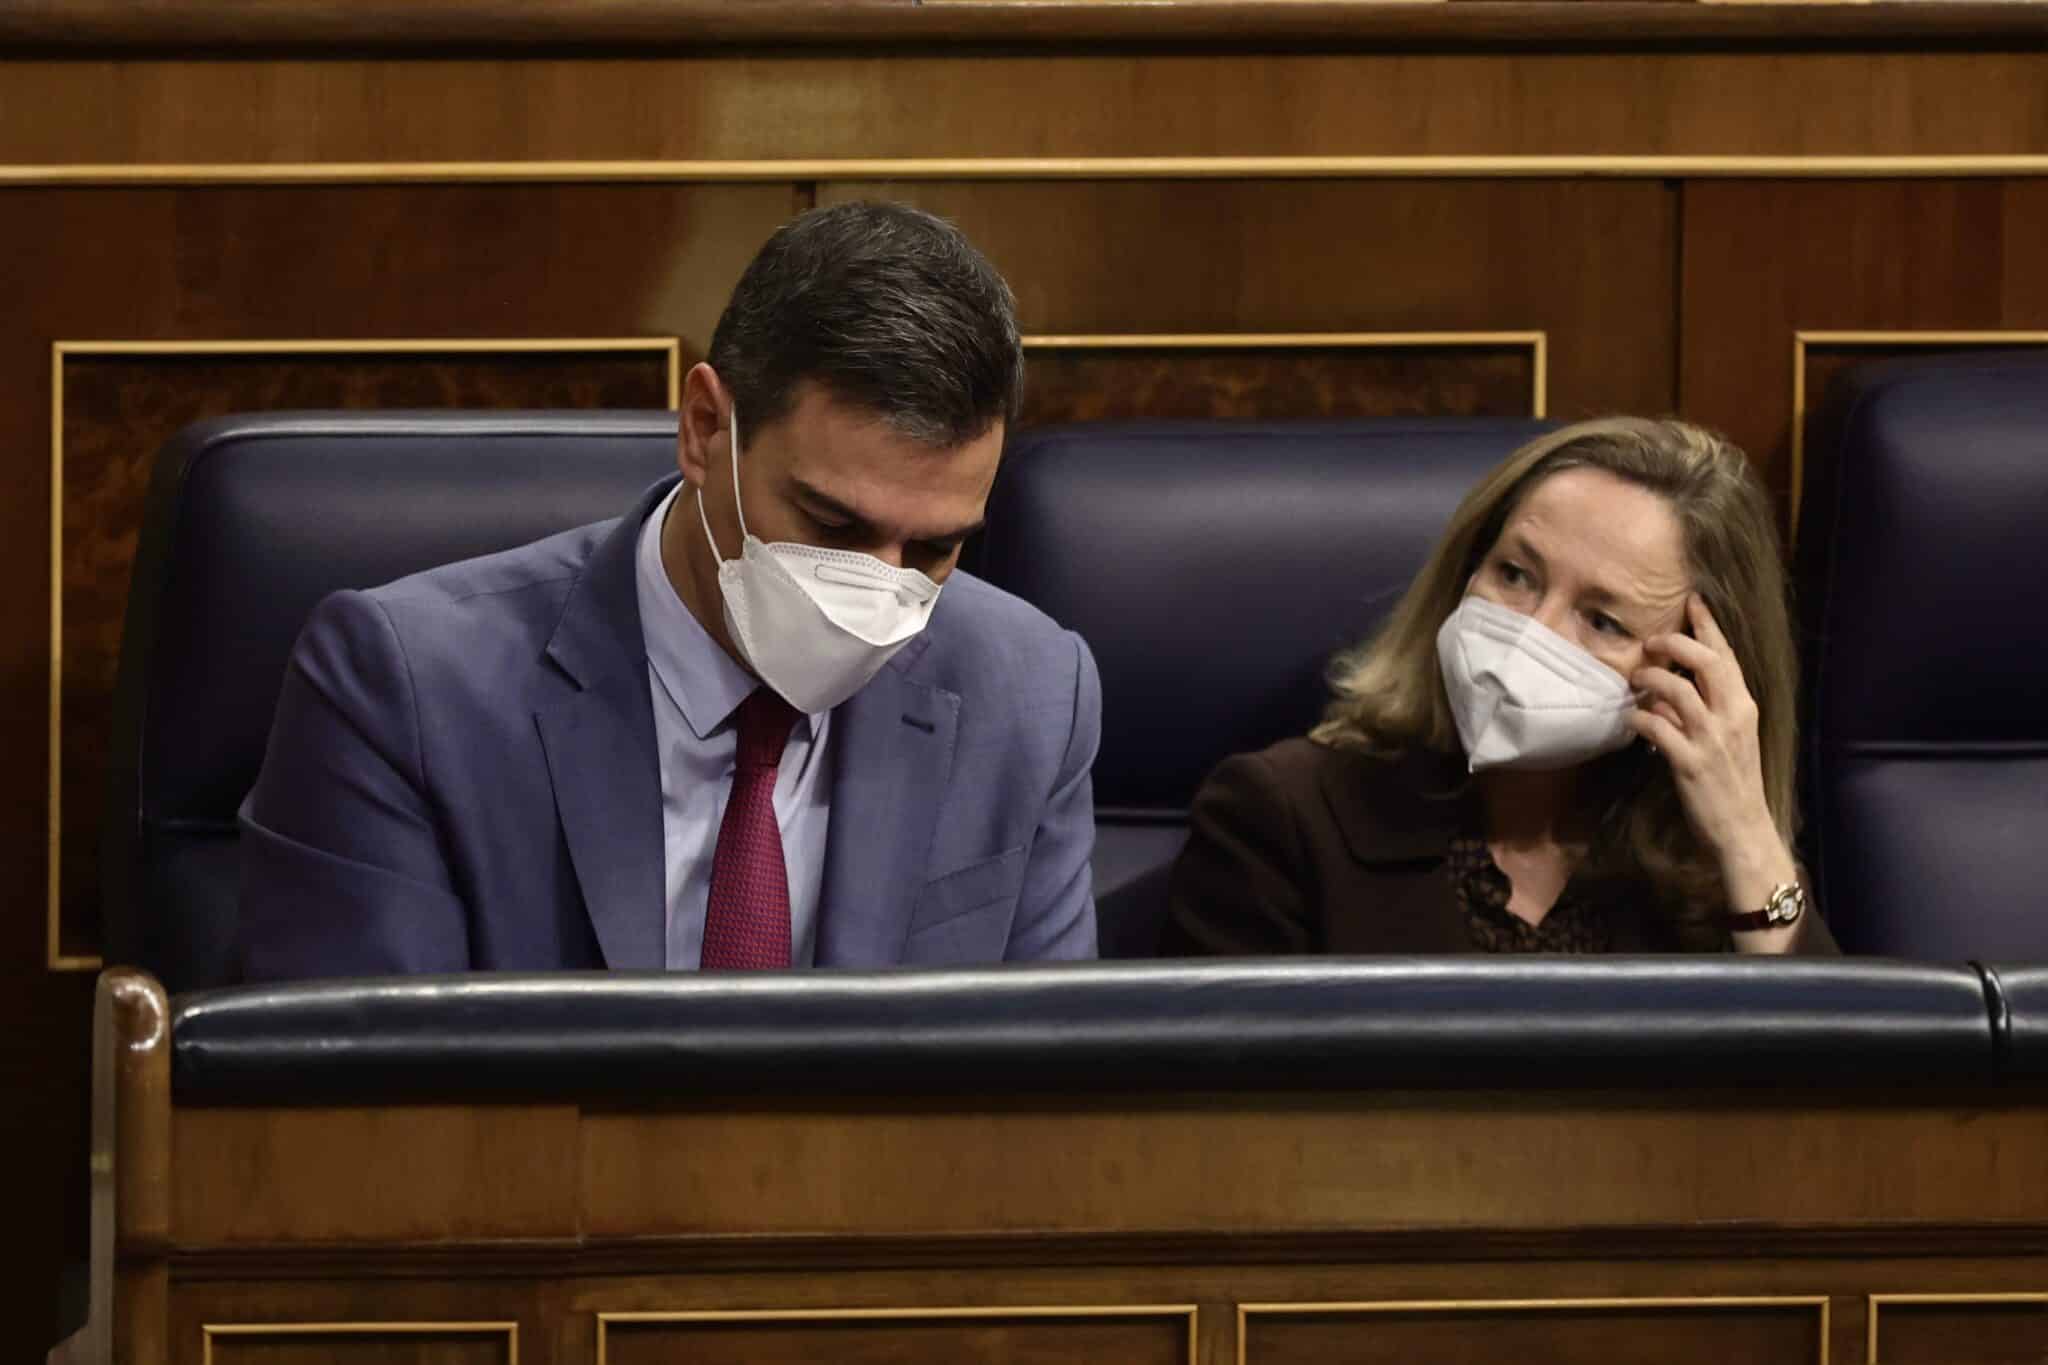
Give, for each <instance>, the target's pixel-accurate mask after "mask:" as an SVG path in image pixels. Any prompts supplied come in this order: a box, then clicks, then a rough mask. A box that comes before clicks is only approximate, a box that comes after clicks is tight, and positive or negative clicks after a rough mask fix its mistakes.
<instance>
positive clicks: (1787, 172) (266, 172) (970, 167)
mask: <svg viewBox="0 0 2048 1365" xmlns="http://www.w3.org/2000/svg"><path fill="white" fill-rule="evenodd" d="M1986 176H1990V177H1998V176H2048V155H2042V154H2038V153H2007V154H1995V155H1985V156H1960V155H1959V156H1599V155H1560V156H1069V157H1058V156H1050V157H1031V156H1019V157H816V158H789V159H775V158H766V159H753V160H694V161H659V160H655V161H330V162H297V161H289V162H287V161H280V162H166V163H162V164H158V165H137V164H132V163H119V162H107V163H77V164H64V163H50V164H46V165H35V164H21V163H16V164H11V165H4V166H0V188H5V187H7V186H26V185H166V186H178V185H308V184H309V185H372V184H375V185H402V184H423V183H445V182H476V183H489V184H536V183H548V184H565V183H578V182H614V183H635V184H648V183H731V182H750V181H782V180H807V181H828V182H830V181H847V180H1219V179H1221V180H1231V179H1238V180H1358V179H1373V180H1378V179H1438V178H1446V177H1485V178H1489V179H1551V178H1555V179H1621V180H1644V179H1651V180H1668V179H1700V180H1711V179H1749V178H1765V179H1796V180H1827V179H1872V178H1877V179H1921V178H1927V177H1986Z"/></svg>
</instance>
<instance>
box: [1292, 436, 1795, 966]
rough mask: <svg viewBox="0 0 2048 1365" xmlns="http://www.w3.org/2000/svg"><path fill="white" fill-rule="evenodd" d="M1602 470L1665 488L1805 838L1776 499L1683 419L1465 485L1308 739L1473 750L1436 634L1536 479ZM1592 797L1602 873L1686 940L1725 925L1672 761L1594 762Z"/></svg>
mask: <svg viewBox="0 0 2048 1365" xmlns="http://www.w3.org/2000/svg"><path fill="white" fill-rule="evenodd" d="M1567 469H1600V470H1605V471H1606V472H1607V473H1609V474H1612V475H1614V476H1615V477H1617V478H1620V479H1623V480H1626V481H1627V482H1629V483H1632V484H1635V485H1636V486H1638V487H1640V488H1645V489H1648V490H1649V491H1650V492H1653V493H1655V494H1657V495H1658V496H1660V497H1662V498H1663V499H1664V501H1665V502H1666V503H1667V504H1669V505H1670V507H1671V510H1672V512H1673V514H1674V515H1675V516H1676V517H1677V519H1678V524H1679V527H1680V530H1681V533H1682V536H1683V540H1684V547H1685V557H1686V563H1687V567H1688V569H1689V571H1690V574H1691V578H1692V588H1693V590H1694V591H1696V592H1698V593H1699V594H1700V596H1701V597H1703V598H1704V599H1705V600H1706V604H1707V607H1708V609H1709V610H1711V611H1712V612H1713V614H1714V619H1715V620H1716V621H1717V622H1719V623H1720V626H1721V630H1722V632H1723V633H1724V634H1725V635H1726V636H1727V637H1728V643H1729V645H1730V647H1731V648H1733V650H1734V651H1735V657H1736V660H1737V661H1738V662H1739V663H1740V664H1741V666H1742V676H1743V679H1744V680H1745V681H1746V682H1747V683H1748V685H1749V691H1750V695H1751V696H1752V697H1754V698H1755V700H1756V704H1757V711H1758V719H1757V729H1758V736H1757V738H1758V743H1759V745H1760V747H1761V749H1762V757H1763V778H1764V794H1765V798H1766V800H1767V801H1768V802H1769V803H1770V809H1771V817H1772V819H1773V820H1774V822H1775V823H1776V824H1777V826H1778V832H1779V834H1780V835H1782V836H1783V837H1784V839H1785V841H1786V845H1787V846H1788V847H1790V846H1791V842H1792V837H1793V835H1794V834H1795V833H1796V824H1797V818H1798V816H1797V802H1796V799H1795V795H1794V768H1795V764H1796V755H1797V746H1798V736H1797V728H1798V720H1797V687H1798V672H1799V663H1798V652H1797V649H1796V647H1795V646H1794V644H1793V640H1792V624H1791V609H1790V602H1789V594H1788V590H1787V586H1786V581H1785V571H1784V564H1783V560H1782V558H1781V552H1780V550H1779V545H1778V537H1777V530H1776V521H1775V518H1774V517H1773V515H1772V509H1771V502H1770V497H1769V495H1768V494H1767V493H1765V491H1764V488H1763V485H1762V484H1761V483H1760V482H1758V480H1757V477H1756V474H1755V472H1754V471H1753V470H1752V469H1751V468H1750V465H1749V461H1748V459H1747V457H1745V456H1744V455H1743V453H1742V451H1741V450H1740V449H1738V448H1737V447H1736V446H1735V445H1734V444H1733V443H1731V442H1729V441H1728V440H1726V439H1724V438H1723V437H1720V436H1718V435H1715V434H1714V433H1712V432H1709V431H1704V430H1702V429H1701V428H1699V427H1696V426H1692V425H1690V424H1688V423H1685V422H1678V421H1669V420H1653V419H1649V418H1639V417H1609V418H1603V419H1600V420H1598V421H1592V422H1581V423H1578V424H1577V425H1575V426H1568V427H1564V428H1562V429H1561V430H1558V431H1554V432H1551V433H1549V434H1547V435H1545V436H1541V437H1538V438H1537V439H1536V440H1534V441H1531V442H1529V443H1528V444H1527V445H1525V446H1523V447H1522V448H1521V449H1520V450H1517V451H1516V452H1515V453H1514V454H1512V455H1510V456H1508V458H1507V459H1506V460H1505V461H1503V462H1502V463H1501V464H1500V465H1499V466H1498V467H1497V468H1496V469H1494V470H1493V472H1492V473H1490V474H1488V475H1487V476H1486V477H1485V478H1484V479H1482V480H1480V482H1479V485H1478V486H1477V487H1475V488H1474V489H1473V490H1472V491H1471V492H1470V493H1467V494H1466V495H1465V498H1464V501H1462V502H1460V503H1459V504H1458V510H1457V511H1456V512H1455V513H1453V514H1452V516H1451V521H1450V525H1448V526H1447V527H1445V529H1444V533H1443V537H1442V539H1440V540H1439V541H1438V542H1437V544H1436V548H1435V550H1434V551H1432V552H1431V554H1430V557H1429V561H1428V563H1426V564H1425V565H1424V566H1423V568H1422V571H1421V573H1419V574H1418V575H1417V576H1416V578H1415V581H1414V582H1413V583H1412V584H1410V585H1409V588H1408V591H1407V592H1406V593H1405V594H1404V595H1403V596H1402V598H1401V600H1400V602H1399V603H1398V604H1397V605H1396V606H1395V608H1394V611H1393V614H1392V615H1391V616H1390V617H1389V618H1388V619H1387V622H1386V624H1385V625H1384V626H1383V627H1381V629H1380V630H1379V632H1378V633H1377V634H1375V635H1374V636H1373V637H1372V638H1371V639H1369V640H1367V641H1366V642H1365V643H1364V644H1362V645H1360V646H1359V647H1357V648H1356V649H1353V650H1351V651H1349V652H1347V653H1345V654H1343V655H1340V656H1339V657H1338V658H1337V660H1336V661H1335V663H1334V664H1333V665H1332V668H1331V674H1330V683H1331V688H1332V690H1333V692H1334V693H1335V697H1334V699H1333V700H1332V701H1331V703H1330V705H1329V707H1328V709H1327V710H1326V711H1325V712H1324V715H1323V719H1322V722H1321V723H1320V724H1318V725H1317V726H1316V727H1315V729H1314V730H1312V731H1310V734H1309V737H1310V738H1311V739H1313V740H1315V741H1317V742H1318V743H1321V744H1325V745H1329V746H1331V747H1333V748H1340V749H1353V750H1359V751H1363V752H1366V753H1371V754H1377V755H1381V756H1385V757H1392V756H1395V755H1398V754H1401V753H1405V752H1409V751H1411V750H1414V749H1417V748H1422V749H1430V750H1435V751H1437V752H1441V753H1446V754H1453V755H1460V754H1462V753H1463V749H1462V748H1461V746H1460V744H1459V741H1458V732H1457V726H1456V724H1455V722H1454V721H1453V720H1452V717H1451V709H1450V700H1449V698H1448V697H1447V695H1446V694H1445V691H1444V683H1443V675H1442V672H1441V670H1440V669H1439V667H1438V664H1437V653H1436V637H1437V631H1438V630H1439V629H1440V628H1441V627H1442V625H1443V623H1444V620H1445V619H1446V618H1447V617H1448V616H1450V614H1451V613H1452V612H1453V611H1454V610H1456V609H1457V606H1458V603H1459V601H1460V600H1461V599H1462V598H1463V597H1464V595H1465V586H1466V584H1467V582H1468V581H1469V580H1470V579H1471V577H1472V575H1473V574H1474V573H1475V572H1476V571H1477V570H1478V568H1479V566H1480V564H1481V562H1482V561H1484V559H1485V558H1486V555H1487V553H1488V552H1489V551H1490V550H1492V548H1493V544H1494V541H1496V540H1497V539H1498V538H1499V537H1500V533H1501V530H1502V528H1503V527H1505V526H1506V525H1507V522H1508V519H1509V518H1510V517H1512V516H1513V515H1514V512H1515V509H1516V508H1517V507H1519V506H1520V505H1521V502H1522V499H1524V498H1525V497H1527V496H1528V495H1529V492H1530V490H1532V489H1533V488H1535V487H1536V485H1537V484H1539V483H1541V482H1542V481H1543V480H1545V479H1547V478H1549V477H1550V476H1551V475H1553V474H1558V473H1561V472H1563V471H1564V470H1567ZM1592 767H1593V769H1594V772H1593V773H1591V774H1590V776H1591V777H1592V781H1590V782H1589V784H1588V792H1587V799H1588V800H1590V801H1592V802H1593V803H1595V812H1594V813H1595V815H1596V816H1597V819H1598V825H1597V831H1598V832H1597V834H1596V836H1595V840H1594V844H1593V847H1592V850H1591V852H1590V853H1589V867H1590V870H1592V871H1594V872H1595V873H1596V874H1599V875H1605V876H1614V877H1622V878H1628V879H1631V880H1638V881H1647V882H1648V883H1649V884H1650V885H1651V886H1652V887H1653V888H1655V890H1656V892H1657V893H1658V898H1659V900H1660V901H1662V902H1663V903H1665V905H1666V906H1667V908H1668V909H1669V911H1670V913H1671V914H1672V915H1673V916H1674V917H1675V919H1676V920H1677V922H1678V927H1679V929H1680V931H1681V938H1682V939H1683V940H1685V941H1686V942H1687V944H1688V946H1694V945H1698V946H1706V945H1707V944H1708V943H1709V942H1711V941H1712V939H1713V938H1714V937H1715V936H1716V935H1718V933H1719V931H1718V930H1717V929H1716V928H1715V927H1714V923H1713V921H1714V917H1715V916H1716V915H1718V914H1719V913H1721V912H1722V911H1724V910H1725V908H1726V905H1725V898H1724V895H1723V892H1722V888H1721V879H1720V873H1719V869H1718V867H1717V866H1716V864H1715V862H1714V861H1713V859H1712V857H1711V856H1710V854H1709V853H1708V851H1707V850H1706V849H1705V848H1704V847H1702V846H1701V844H1700V843H1699V840H1698V839H1697V837H1696V836H1695V835H1694V833H1693V831H1692V827H1691V825H1690V824H1689V823H1688V822H1687V820H1686V818H1685V812H1684V809H1683V807H1682V806H1681V804H1680V802H1679V798H1678V791H1677V788H1676V786H1675V785H1674V784H1673V782H1672V779H1671V772H1670V769H1669V767H1668V766H1666V764H1665V763H1664V762H1663V760H1661V759H1659V758H1658V757H1656V756H1655V755H1654V754H1652V753H1650V752H1649V751H1648V749H1647V747H1646V746H1644V745H1641V744H1635V745H1630V746H1629V747H1628V748H1626V749H1623V750H1621V751H1620V752H1619V753H1616V754H1612V755H1609V756H1608V757H1606V758H1603V759H1598V760H1595V762H1594V764H1593V765H1592Z"/></svg>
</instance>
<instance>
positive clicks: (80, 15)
mask: <svg viewBox="0 0 2048 1365" xmlns="http://www.w3.org/2000/svg"><path fill="white" fill-rule="evenodd" d="M1845 8H1847V7H1844V6H1835V5H1813V4H1788V3H1771V4H1751V5H1740V6H1737V5H1716V4H1671V3H1651V2H1650V0H1605V3H1598V4H1588V3H1569V2H1568V0H1521V3H1516V4H1487V5H1463V4H1438V5H1415V4H1399V3H1384V2H1383V0H1298V2H1297V3H1294V4H1288V5H1273V4H1271V3H1262V2H1261V0H1221V2H1220V3H1206V4H1177V5H1175V4H1169V5H1160V4H1156V3H1142V0H925V3H922V4H919V3H914V0H756V3H752V4H747V5H733V4H730V3H725V2H724V0H612V3H609V4H604V5H592V4H560V5H553V6H534V5H527V4H520V3H517V2H516V0H486V2H485V3H477V4H465V5H446V6H435V7H422V6H418V5H409V4H406V3H404V0H381V2H377V0H372V2H370V3H356V4H332V3H329V4H298V5H275V4H261V3H246V2H245V3H221V0H158V3H155V4H152V5H149V6H147V7H138V6H133V5H127V4H122V3H119V2H118V0H16V3H14V4H12V5H11V6H9V7H8V9H7V10H6V12H5V14H4V17H0V41H5V42H7V43H8V44H9V45H11V46H13V47H16V48H18V49H22V50H29V51H51V52H57V53H72V52H78V51H90V50H94V49H107V48H111V49H117V50H118V49H146V50H166V49H169V50H178V49H196V50H202V51H206V52H209V53H217V52H221V51H226V52H237V51H248V50H251V49H256V50H261V49H265V48H279V47H282V48H309V47H310V48H333V47H338V46H345V47H348V48H352V49H359V50H360V49H367V50H387V51H388V50H399V51H418V50H431V49H437V48H449V47H476V46H479V45H481V46H485V47H488V48H529V47H544V48H546V49H549V50H564V49H574V48H578V47H585V48H590V47H616V46H621V45H627V46H640V45H643V44H653V45H657V46H658V47H660V48H662V49H664V50H676V49H699V48H717V47H725V46H732V45H739V44H753V43H773V44H777V45H802V46H806V47H814V48H815V47H847V48H855V47H860V46H868V45H874V44H888V45H892V46H901V45H904V44H917V43H938V42H944V43H961V42H969V43H972V42H990V43H1002V44H1005V45H1058V44H1063V43H1073V44H1078V43H1088V42H1118V41H1121V42H1140V41H1142V42H1146V43H1157V44H1176V45H1179V44H1187V45H1213V44H1227V45H1230V46H1242V45H1247V44H1251V43H1261V42H1262V43H1270V44H1288V43H1306V42H1314V43H1318V44H1325V45H1327V44H1337V45H1340V46H1351V47H1386V48H1396V49H1398V48H1403V47H1413V46H1428V47H1449V48H1452V49H1455V48H1459V47H1506V48H1510V49H1513V48H1518V47H1540V46H1542V45H1544V44H1556V43H1573V44H1584V45H1596V46H1605V47H1618V48H1625V49H1644V48H1656V47H1662V46H1670V45H1674V44H1682V43H1698V42H1705V41H1713V42H1719V43H1727V44H1742V45H1755V46H1768V47H1773V48H1782V47H1786V46H1793V45H1800V44H1804V45H1846V44H1850V43H1857V44H1866V45H1867V44H1885V45H1901V44H1907V43H1915V42H1929V41H1940V42H1947V43H1969V44H1978V45H1986V44H1992V43H2005V44H2014V43H2026V42H2029V41H2040V40H2042V39H2044V38H2048V14H2043V13H2040V12H2038V11H2037V7H2035V6H2031V5H2014V4H2010V3H2006V4H1996V3H1985V0H1974V2H1966V3H1952V4H1942V5H1925V4H1911V3H1900V2H1899V0H1877V3H1869V4H1862V5H1858V6H1855V7H1854V12H1849V13H1844V12H1843V10H1844V9H1845Z"/></svg>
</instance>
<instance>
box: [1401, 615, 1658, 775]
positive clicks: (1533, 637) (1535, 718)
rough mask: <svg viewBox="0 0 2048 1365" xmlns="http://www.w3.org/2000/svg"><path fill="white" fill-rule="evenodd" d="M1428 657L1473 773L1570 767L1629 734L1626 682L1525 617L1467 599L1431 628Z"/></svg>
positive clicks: (1630, 697)
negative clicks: (1439, 675)
mask: <svg viewBox="0 0 2048 1365" xmlns="http://www.w3.org/2000/svg"><path fill="white" fill-rule="evenodd" d="M1436 657H1437V662H1438V663H1439V664H1440V665H1441V666H1442V668H1443V675H1444V690H1445V692H1446V693H1447V694H1448V695H1449V697H1450V702H1451V715H1452V717H1453V718H1454V719H1455V720H1456V721H1457V723H1458V738H1459V739H1461V740H1463V741H1464V743H1465V757H1466V759H1467V761H1468V763H1469V764H1470V767H1471V770H1472V771H1473V772H1475V773H1476V772H1479V771H1481V770H1483V769H1486V768H1525V769H1554V768H1569V767H1571V766H1573V765H1574V764H1578V763H1583V762H1585V761H1586V760H1587V759H1591V758H1598V757H1599V756H1600V755H1602V754H1608V753H1613V752H1614V751H1615V750H1616V749H1620V748H1624V747H1625V746H1627V744H1628V743H1629V741H1630V740H1632V739H1634V738H1635V737H1636V736H1635V731H1633V730H1631V729H1630V728H1629V725H1628V714H1629V712H1630V711H1631V710H1633V709H1634V708H1635V704H1636V698H1635V694H1634V693H1633V692H1631V691H1630V690H1629V686H1628V683H1627V681H1626V680H1624V679H1623V678H1622V676H1621V675H1620V674H1619V673H1617V672H1615V671H1614V670H1613V669H1611V668H1609V667H1608V666H1607V665H1606V664H1603V663H1601V662H1600V661H1599V660H1598V659H1596V658H1594V657H1593V656H1592V655H1591V654H1588V653H1587V652H1586V651H1585V650H1583V649H1580V648H1579V647H1578V646H1577V645H1575V644H1573V643H1572V642H1571V641H1569V640H1567V639H1565V638H1564V637H1563V636H1561V635H1559V634H1558V633H1557V632H1555V631H1553V630H1551V629H1550V628H1549V627H1548V626H1545V625H1544V624H1542V623H1541V622H1540V621H1538V620H1536V619H1535V618H1534V617H1532V616H1524V615H1522V613H1520V612H1518V611H1513V610H1510V609H1509V608H1507V607H1503V606H1501V605H1500V604H1498V603H1496V602H1489V601H1487V600H1486V599H1485V598H1483V597H1467V598H1466V599H1465V600H1464V601H1463V602H1460V603H1459V604H1458V609H1457V610H1456V611H1454V612H1452V613H1451V614H1450V616H1449V617H1448V618H1447V619H1446V620H1445V621H1444V623H1443V626H1442V628H1441V629H1439V630H1438V631H1437V633H1436Z"/></svg>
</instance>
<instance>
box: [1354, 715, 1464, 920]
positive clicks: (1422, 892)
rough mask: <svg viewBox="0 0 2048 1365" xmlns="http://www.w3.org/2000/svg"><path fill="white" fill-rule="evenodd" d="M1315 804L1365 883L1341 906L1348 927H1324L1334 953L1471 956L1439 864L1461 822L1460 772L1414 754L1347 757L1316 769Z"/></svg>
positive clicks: (1449, 763) (1446, 763)
mask: <svg viewBox="0 0 2048 1365" xmlns="http://www.w3.org/2000/svg"><path fill="white" fill-rule="evenodd" d="M1322 786H1323V797H1324V800H1325V801H1326V802H1327V803H1328V805H1329V810H1330V814H1331V817H1332V818H1333V819H1334V821H1335V822H1336V825H1337V828H1338V830H1339V831H1340V832H1341V833H1342V835H1343V839H1344V844H1345V847H1346V848H1347V849H1348V850H1349V851H1350V853H1351V856H1352V858H1353V859H1354V860H1356V862H1357V863H1358V865H1359V869H1360V872H1361V873H1362V874H1363V875H1364V876H1365V877H1366V878H1368V879H1369V881H1370V887H1371V889H1370V892H1369V893H1368V894H1362V895H1356V896H1352V897H1350V898H1349V900H1348V902H1347V904H1346V905H1345V906H1344V907H1343V909H1342V910H1341V911H1337V912H1334V913H1339V914H1343V915H1345V916H1346V917H1348V918H1350V919H1352V921H1353V922H1351V923H1350V924H1348V925H1344V926H1340V925H1338V924H1336V923H1334V922H1333V923H1332V924H1331V925H1330V926H1329V932H1330V937H1331V939H1332V948H1333V949H1334V950H1335V951H1338V952H1343V951H1346V950H1347V948H1348V949H1349V950H1351V951H1359V950H1360V948H1361V946H1369V948H1370V950H1371V951H1374V952H1395V953H1455V952H1464V951H1467V950H1469V948H1470V946H1471V942H1470V937H1469V935H1468V934H1467V932H1466V929H1465V924H1464V919H1463V915H1462V912H1461V911H1460V910H1459V908H1458V902H1457V897H1456V894H1455V893H1454V892H1453V891H1452V889H1451V884H1450V879H1449V878H1448V877H1446V876H1445V875H1444V872H1443V865H1444V859H1445V858H1446V857H1447V856H1448V855H1449V853H1450V848H1451V840H1452V839H1453V838H1455V837H1456V835H1457V833H1458V830H1459V827H1460V825H1461V824H1462V823H1463V820H1464V818H1465V814H1466V806H1465V802H1464V799H1463V798H1462V796H1461V795H1460V794H1459V793H1460V789H1461V788H1462V787H1463V786H1464V783H1463V774H1462V772H1461V771H1460V770H1459V767H1458V765H1457V764H1456V763H1455V762H1453V761H1448V760H1445V759H1444V758H1442V757H1441V756H1440V755H1436V754H1431V753H1428V752H1425V751H1416V752H1413V753H1410V754H1407V755H1404V756H1403V757H1401V758H1397V759H1393V760H1383V759H1377V758H1371V757H1367V756H1365V755H1361V754H1352V753H1345V754H1344V755H1343V761H1341V762H1336V763H1328V764H1324V765H1323V770H1322Z"/></svg>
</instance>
